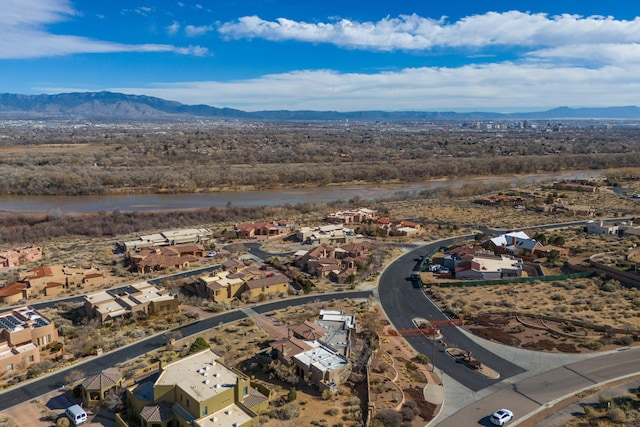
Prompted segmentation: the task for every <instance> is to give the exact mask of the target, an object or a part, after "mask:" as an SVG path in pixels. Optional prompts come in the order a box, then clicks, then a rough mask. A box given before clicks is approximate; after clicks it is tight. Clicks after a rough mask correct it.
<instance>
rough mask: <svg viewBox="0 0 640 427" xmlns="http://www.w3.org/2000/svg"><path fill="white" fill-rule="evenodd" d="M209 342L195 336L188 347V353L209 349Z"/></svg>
mask: <svg viewBox="0 0 640 427" xmlns="http://www.w3.org/2000/svg"><path fill="white" fill-rule="evenodd" d="M209 348H210V347H209V344H207V342H206V341H205V340H204V338H202V337H198V338H196V340H195V341H194V342H193V343H192V344H191V347H189V354H193V353H197V352H199V351H202V350H207V349H209Z"/></svg>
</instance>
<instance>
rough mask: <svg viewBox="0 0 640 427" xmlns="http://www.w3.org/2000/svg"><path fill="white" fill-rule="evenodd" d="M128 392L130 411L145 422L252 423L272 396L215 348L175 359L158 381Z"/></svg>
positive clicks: (147, 425) (147, 426)
mask: <svg viewBox="0 0 640 427" xmlns="http://www.w3.org/2000/svg"><path fill="white" fill-rule="evenodd" d="M127 397H128V399H127V400H128V401H129V402H130V405H131V407H130V408H129V412H130V414H131V415H133V416H135V417H139V420H140V424H141V425H142V426H143V427H152V426H162V427H169V426H171V427H177V426H179V427H192V426H196V427H222V426H236V427H247V426H250V425H252V422H253V419H254V418H256V412H258V411H260V410H262V409H264V408H266V407H267V405H268V402H269V398H268V396H267V395H265V394H263V393H261V392H260V391H259V390H258V389H257V388H256V387H253V386H252V385H251V383H250V379H249V377H247V376H245V375H244V374H242V373H241V372H239V371H236V370H235V369H232V368H229V367H227V366H226V365H225V364H224V363H223V360H222V358H221V357H220V356H219V355H217V354H216V353H214V352H213V351H211V350H210V349H209V350H204V351H201V352H198V353H195V354H192V355H190V356H187V357H184V358H182V359H180V360H178V361H175V362H173V363H170V364H169V365H167V366H166V367H164V368H162V369H161V373H160V376H159V377H158V379H157V380H156V381H155V382H154V383H153V385H151V384H150V383H148V382H147V383H141V384H138V385H136V386H134V387H131V388H129V389H128V392H127ZM117 421H119V422H120V421H122V420H117ZM118 425H125V426H126V425H127V424H126V423H125V422H124V421H122V424H118Z"/></svg>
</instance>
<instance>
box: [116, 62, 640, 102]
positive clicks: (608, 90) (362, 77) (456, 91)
mask: <svg viewBox="0 0 640 427" xmlns="http://www.w3.org/2000/svg"><path fill="white" fill-rule="evenodd" d="M108 89H109V90H113V91H119V92H125V93H136V94H145V95H150V96H157V97H161V98H165V99H171V100H176V101H179V102H182V103H185V104H208V105H212V106H218V107H230V108H238V109H243V110H247V111H258V110H274V109H288V110H303V109H311V110H337V111H355V110H386V111H402V110H405V111H406V110H418V111H443V110H453V111H471V110H483V111H503V112H507V111H515V110H522V109H528V110H531V109H546V108H553V107H557V106H561V105H569V106H575V107H588V106H594V107H595V106H599V107H601V106H617V105H635V104H637V95H636V94H637V93H639V91H640V82H638V80H637V78H636V77H635V76H634V75H633V74H632V73H629V72H628V70H627V69H625V68H622V67H614V66H608V67H603V68H600V69H584V68H577V67H557V66H548V67H545V66H540V65H536V64H529V65H522V64H520V65H517V64H514V63H502V64H489V65H467V66H463V67H459V68H444V67H442V68H407V69H404V70H401V71H397V72H383V73H377V74H361V73H338V72H336V71H332V70H302V71H294V72H289V73H283V74H271V75H264V76H262V77H259V78H255V79H248V80H238V81H232V82H220V81H203V82H184V83H168V84H159V83H156V84H154V85H152V86H150V87H146V88H108Z"/></svg>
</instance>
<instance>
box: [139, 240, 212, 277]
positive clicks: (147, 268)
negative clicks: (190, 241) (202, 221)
mask: <svg viewBox="0 0 640 427" xmlns="http://www.w3.org/2000/svg"><path fill="white" fill-rule="evenodd" d="M191 246H193V247H191ZM193 254H199V255H201V256H202V255H203V254H204V247H203V246H202V245H188V246H182V247H177V246H160V247H156V248H149V249H140V250H136V251H131V252H129V253H128V256H129V260H130V261H131V264H132V266H133V268H134V269H135V270H136V271H137V272H138V273H143V274H144V273H149V272H152V271H159V270H164V269H167V268H174V267H175V268H184V267H187V266H189V264H190V263H193V262H198V261H200V257H198V256H197V255H193Z"/></svg>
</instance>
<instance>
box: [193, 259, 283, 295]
mask: <svg viewBox="0 0 640 427" xmlns="http://www.w3.org/2000/svg"><path fill="white" fill-rule="evenodd" d="M229 265H230V264H229ZM234 265H235V264H234ZM242 266H243V267H244V268H242V269H241V270H236V269H235V268H232V270H231V271H218V272H215V273H211V274H208V275H204V276H200V277H198V278H197V279H196V281H195V283H194V284H193V286H194V288H195V291H196V294H198V295H199V296H202V297H205V298H209V299H211V300H213V301H215V302H229V301H232V300H234V299H240V298H242V297H243V296H246V297H248V298H249V299H252V300H256V299H259V298H264V297H270V296H277V295H286V294H287V293H288V292H289V282H290V280H289V278H288V277H287V276H285V275H284V274H282V273H279V272H274V271H273V270H269V269H266V270H260V269H259V268H256V267H246V266H244V264H242Z"/></svg>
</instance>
